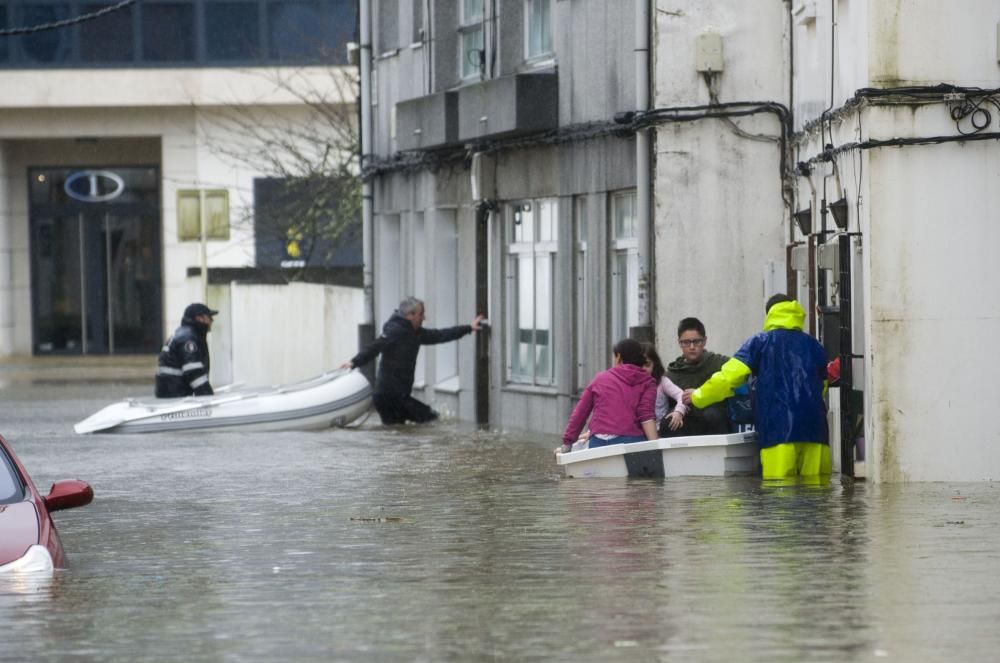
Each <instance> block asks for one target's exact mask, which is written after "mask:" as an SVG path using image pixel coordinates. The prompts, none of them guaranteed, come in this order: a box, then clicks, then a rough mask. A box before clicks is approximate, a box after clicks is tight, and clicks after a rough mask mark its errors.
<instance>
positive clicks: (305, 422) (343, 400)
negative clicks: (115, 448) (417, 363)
mask: <svg viewBox="0 0 1000 663" xmlns="http://www.w3.org/2000/svg"><path fill="white" fill-rule="evenodd" d="M371 393H372V390H371V385H370V384H369V383H368V380H367V379H366V378H365V376H364V375H362V374H361V373H360V372H359V371H356V370H354V371H346V370H340V371H333V372H330V373H324V374H323V375H320V376H317V377H314V378H310V379H308V380H303V381H301V382H296V383H292V384H287V385H278V386H273V387H261V388H235V389H231V390H228V391H227V390H225V388H223V389H220V390H219V393H216V394H215V395H213V396H189V397H187V398H167V399H158V398H146V399H135V398H127V399H125V400H123V401H120V402H118V403H113V404H111V405H109V406H107V407H106V408H104V409H103V410H100V411H98V412H96V413H94V414H93V415H91V416H90V417H88V418H86V419H84V420H83V421H81V422H80V423H78V424H76V425H75V426H74V427H73V430H75V431H76V432H77V433H80V434H85V433H97V432H101V433H154V432H160V431H178V430H195V429H213V430H216V429H240V430H259V431H278V430H280V431H285V430H319V429H323V428H329V427H331V426H344V425H346V424H348V423H350V422H352V421H354V420H355V419H357V418H358V417H360V416H361V415H363V414H364V413H365V412H367V411H368V409H369V408H370V407H371Z"/></svg>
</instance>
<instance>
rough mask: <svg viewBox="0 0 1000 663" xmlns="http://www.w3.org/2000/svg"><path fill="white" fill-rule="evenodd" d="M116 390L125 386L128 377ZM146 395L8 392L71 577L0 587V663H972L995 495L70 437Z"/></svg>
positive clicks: (115, 375) (339, 445) (74, 373)
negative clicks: (81, 502)
mask: <svg viewBox="0 0 1000 663" xmlns="http://www.w3.org/2000/svg"><path fill="white" fill-rule="evenodd" d="M133 367H134V365H133ZM147 373H148V371H147V370H146V369H145V365H143V366H142V370H138V369H136V370H134V371H132V372H130V371H127V370H126V371H122V370H115V369H112V368H111V367H109V366H106V365H96V366H91V367H89V368H87V367H85V368H83V369H81V368H79V367H76V366H60V365H59V364H57V363H44V362H42V363H39V362H34V363H33V362H26V363H24V364H22V365H16V366H12V365H0V432H2V433H3V435H4V436H5V437H6V438H7V439H8V440H9V441H10V442H11V443H12V445H13V446H14V448H15V450H16V451H17V453H18V454H19V456H20V458H21V460H22V461H24V463H25V464H26V465H27V467H28V469H29V471H30V472H31V473H32V475H33V477H34V479H35V482H36V484H38V486H39V488H40V489H41V490H42V491H43V492H45V491H47V489H48V486H49V485H50V484H51V483H52V482H53V481H56V480H59V479H64V478H81V479H84V480H86V481H89V482H90V483H91V484H92V485H93V487H94V489H95V492H96V498H95V500H94V502H93V503H92V504H91V505H89V506H87V507H84V508H81V509H75V510H71V511H63V512H58V513H56V514H55V518H56V523H57V525H58V527H59V530H60V532H61V535H62V540H63V544H64V546H65V548H66V552H67V557H68V559H69V567H68V568H67V569H65V570H61V571H58V572H57V573H56V576H55V578H54V579H53V580H52V581H51V582H47V583H46V582H39V583H23V582H22V583H13V584H12V583H10V582H5V584H0V661H15V660H32V661H79V660H99V661H276V660H280V661H484V660H485V661H489V660H509V661H531V660H537V661H543V660H544V661H549V660H573V661H724V662H726V663H731V662H732V661H740V662H741V663H742V662H746V661H769V662H774V661H906V662H912V661H976V660H996V658H997V657H998V655H1000V654H998V653H1000V629H998V628H997V624H998V623H1000V601H998V600H997V596H998V595H1000V592H998V590H1000V522H998V521H1000V488H998V487H997V486H996V485H995V484H990V483H980V484H922V485H907V486H875V485H870V484H865V483H857V484H853V485H852V484H851V483H846V484H842V483H841V482H839V481H838V480H834V481H832V482H830V483H829V484H827V485H822V486H807V485H791V486H781V485H762V483H761V481H759V480H754V479H681V480H677V479H668V480H665V481H664V480H649V479H644V480H624V479H623V480H598V479H564V478H562V477H561V474H560V470H559V468H558V466H557V465H556V464H555V462H554V461H553V459H552V455H551V449H552V448H553V447H554V446H555V444H556V440H555V439H554V438H546V437H539V436H530V435H525V434H518V433H512V432H509V433H486V432H477V431H475V430H474V429H472V428H470V427H468V426H465V425H462V424H458V423H454V422H453V423H444V424H438V425H433V426H425V427H414V428H409V429H401V428H393V429H387V428H382V427H380V426H378V425H377V424H376V423H375V418H374V417H372V418H371V419H369V420H368V421H367V422H365V423H364V424H363V425H362V426H361V427H360V428H356V429H346V430H330V431H325V432H317V433H283V434H266V433H256V434H247V433H205V434H189V435H188V436H177V435H173V434H164V433H159V434H147V435H129V436H116V435H91V436H77V435H75V434H74V433H73V432H72V424H73V423H74V422H76V421H78V420H80V419H82V418H84V417H85V416H87V415H89V414H91V413H92V412H93V411H95V410H97V409H98V408H99V407H102V406H103V405H105V404H107V403H108V402H110V401H112V400H116V399H118V398H120V397H123V396H125V395H130V394H131V395H138V394H143V393H148V392H149V390H150V388H149V386H148V384H147V382H146V381H145V377H144V376H145V375H146V374H147Z"/></svg>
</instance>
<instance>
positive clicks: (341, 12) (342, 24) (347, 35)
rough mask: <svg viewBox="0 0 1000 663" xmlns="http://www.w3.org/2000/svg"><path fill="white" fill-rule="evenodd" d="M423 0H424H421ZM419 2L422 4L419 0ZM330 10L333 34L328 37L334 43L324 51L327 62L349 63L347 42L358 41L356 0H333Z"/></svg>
mask: <svg viewBox="0 0 1000 663" xmlns="http://www.w3.org/2000/svg"><path fill="white" fill-rule="evenodd" d="M421 1H422V0H421ZM417 4H420V2H418V3H417ZM329 6H330V10H331V13H332V16H331V19H330V25H331V26H332V29H333V34H332V36H331V37H330V38H328V41H327V43H332V44H333V48H332V50H330V52H324V55H325V62H327V63H329V64H347V42H349V41H358V37H357V30H356V26H357V22H358V16H357V9H356V8H355V4H354V0H332V2H331V4H330V5H329Z"/></svg>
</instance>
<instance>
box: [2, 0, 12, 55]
mask: <svg viewBox="0 0 1000 663" xmlns="http://www.w3.org/2000/svg"><path fill="white" fill-rule="evenodd" d="M8 27H10V26H8V25H7V7H6V5H0V29H6V28H8ZM9 42H10V38H9V37H0V62H6V61H7V53H8V51H7V44H8V43H9Z"/></svg>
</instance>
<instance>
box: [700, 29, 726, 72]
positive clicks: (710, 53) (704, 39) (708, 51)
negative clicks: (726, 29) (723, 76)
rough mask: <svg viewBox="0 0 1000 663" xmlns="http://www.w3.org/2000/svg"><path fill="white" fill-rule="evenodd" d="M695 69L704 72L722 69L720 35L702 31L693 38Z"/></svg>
mask: <svg viewBox="0 0 1000 663" xmlns="http://www.w3.org/2000/svg"><path fill="white" fill-rule="evenodd" d="M695 69H697V70H698V71H699V72H701V73H704V74H711V73H715V72H720V71H722V35H720V34H719V33H717V32H704V33H702V34H700V35H698V37H697V39H696V40H695Z"/></svg>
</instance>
